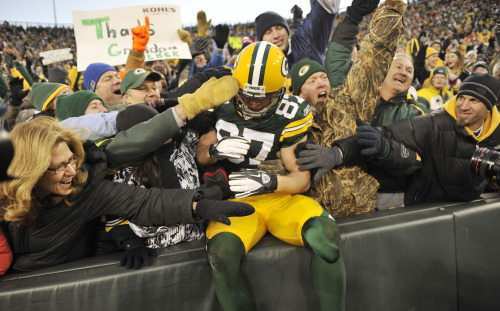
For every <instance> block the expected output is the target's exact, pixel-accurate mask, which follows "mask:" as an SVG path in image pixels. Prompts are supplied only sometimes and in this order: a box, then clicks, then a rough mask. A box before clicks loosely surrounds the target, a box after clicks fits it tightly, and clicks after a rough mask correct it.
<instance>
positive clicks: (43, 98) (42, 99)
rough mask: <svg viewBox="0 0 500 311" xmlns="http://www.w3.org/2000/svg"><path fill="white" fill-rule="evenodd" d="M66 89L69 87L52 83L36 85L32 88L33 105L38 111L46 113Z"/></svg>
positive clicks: (31, 98)
mask: <svg viewBox="0 0 500 311" xmlns="http://www.w3.org/2000/svg"><path fill="white" fill-rule="evenodd" d="M65 88H68V89H69V86H67V85H66V84H61V83H51V82H43V83H34V84H33V86H32V87H31V95H30V100H31V104H32V105H33V106H35V108H36V109H37V110H38V111H44V110H46V109H47V106H48V104H49V103H50V102H51V101H52V100H53V99H54V98H55V97H56V95H57V94H58V93H59V92H60V91H61V90H63V89H65Z"/></svg>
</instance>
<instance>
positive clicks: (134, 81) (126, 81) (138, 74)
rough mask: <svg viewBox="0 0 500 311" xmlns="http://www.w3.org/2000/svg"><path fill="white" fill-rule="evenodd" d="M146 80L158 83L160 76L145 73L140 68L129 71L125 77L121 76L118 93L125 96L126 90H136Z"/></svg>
mask: <svg viewBox="0 0 500 311" xmlns="http://www.w3.org/2000/svg"><path fill="white" fill-rule="evenodd" d="M146 79H150V80H153V81H160V80H161V76H160V74H159V73H157V72H154V71H153V72H147V71H146V70H144V69H142V68H135V69H130V70H129V71H127V73H126V74H125V76H123V80H122V83H121V84H120V91H121V92H122V94H125V92H126V91H127V90H128V89H136V88H138V87H139V86H141V84H142V82H144V80H146Z"/></svg>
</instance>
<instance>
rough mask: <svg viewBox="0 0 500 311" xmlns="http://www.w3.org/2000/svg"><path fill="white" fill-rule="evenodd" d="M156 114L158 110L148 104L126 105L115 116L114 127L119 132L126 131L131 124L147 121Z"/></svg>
mask: <svg viewBox="0 0 500 311" xmlns="http://www.w3.org/2000/svg"><path fill="white" fill-rule="evenodd" d="M158 114H159V113H158V111H156V110H155V109H154V108H151V107H149V106H148V105H140V104H139V105H131V106H128V107H127V108H125V109H123V110H122V111H120V112H118V115H117V116H116V129H117V130H118V131H119V132H121V131H126V130H128V129H129V128H131V127H132V126H134V125H136V124H139V123H142V122H144V121H147V120H149V119H151V118H152V117H154V116H156V115H158Z"/></svg>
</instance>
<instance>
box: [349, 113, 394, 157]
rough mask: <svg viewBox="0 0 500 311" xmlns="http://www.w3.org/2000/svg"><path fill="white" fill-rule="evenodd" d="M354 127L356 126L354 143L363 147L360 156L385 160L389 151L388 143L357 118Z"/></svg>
mask: <svg viewBox="0 0 500 311" xmlns="http://www.w3.org/2000/svg"><path fill="white" fill-rule="evenodd" d="M356 125H357V126H358V127H357V128H356V132H357V133H356V142H357V143H358V144H360V145H361V146H362V147H363V149H362V150H361V154H362V155H364V156H367V157H376V158H378V159H383V158H385V157H386V156H387V154H389V151H390V146H389V141H388V140H387V139H386V138H384V137H383V136H382V135H380V133H379V132H378V131H377V130H376V129H374V128H373V127H371V126H369V125H368V124H366V123H365V122H363V120H361V119H359V118H358V119H356Z"/></svg>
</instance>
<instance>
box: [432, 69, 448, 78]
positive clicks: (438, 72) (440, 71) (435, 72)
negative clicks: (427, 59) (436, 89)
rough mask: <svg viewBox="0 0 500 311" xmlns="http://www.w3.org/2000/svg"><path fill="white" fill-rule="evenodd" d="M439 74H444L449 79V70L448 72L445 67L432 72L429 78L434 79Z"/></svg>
mask: <svg viewBox="0 0 500 311" xmlns="http://www.w3.org/2000/svg"><path fill="white" fill-rule="evenodd" d="M437 74H442V75H444V76H445V77H446V78H448V70H446V67H445V66H436V67H435V68H434V69H433V70H432V71H431V74H430V76H429V78H430V79H432V77H434V76H435V75H437Z"/></svg>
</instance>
